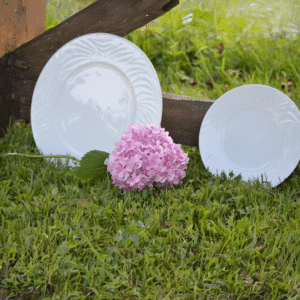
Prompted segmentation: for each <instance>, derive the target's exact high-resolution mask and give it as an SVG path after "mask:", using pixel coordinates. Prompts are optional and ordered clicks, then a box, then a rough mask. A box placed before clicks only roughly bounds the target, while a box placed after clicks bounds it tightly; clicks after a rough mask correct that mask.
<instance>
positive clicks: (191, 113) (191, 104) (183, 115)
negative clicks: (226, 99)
mask: <svg viewBox="0 0 300 300" xmlns="http://www.w3.org/2000/svg"><path fill="white" fill-rule="evenodd" d="M214 102H215V100H208V99H202V98H195V97H187V96H181V95H174V94H163V113H162V120H161V127H162V128H165V129H166V131H168V132H169V136H170V137H171V138H172V139H173V142H174V143H175V144H181V145H186V146H192V147H198V148H199V133H200V126H201V123H202V121H203V118H204V116H205V114H206V112H207V111H208V109H209V108H210V107H211V105H212V104H213V103H214Z"/></svg>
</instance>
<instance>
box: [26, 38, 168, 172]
mask: <svg viewBox="0 0 300 300" xmlns="http://www.w3.org/2000/svg"><path fill="white" fill-rule="evenodd" d="M161 118H162V94H161V87H160V83H159V79H158V77H157V74H156V71H155V69H154V67H153V65H152V64H151V62H150V60H149V59H148V57H147V56H146V55H145V54H144V52H143V51H142V50H141V49H140V48H138V47H137V46H136V45H134V44H133V43H131V42H130V41H129V40H127V39H125V38H122V37H119V36H116V35H112V34H108V33H92V34H86V35H83V36H80V37H78V38H75V39H73V40H72V41H70V42H69V43H67V44H65V45H64V46H63V47H61V48H60V49H59V50H58V51H57V52H56V53H55V54H54V55H53V56H52V57H51V58H50V59H49V61H48V62H47V64H46V65H45V67H44V68H43V70H42V72H41V74H40V76H39V78H38V80H37V83H36V86H35V89H34V92H33V97H32V104H31V126H32V132H33V136H34V140H35V143H36V145H37V147H38V149H39V151H40V152H41V153H42V154H44V155H50V154H54V155H58V154H62V155H65V154H69V155H71V156H74V157H76V158H77V159H81V158H82V156H83V155H84V154H85V153H87V152H89V151H91V150H99V151H105V152H107V153H110V152H112V151H113V150H114V149H115V142H117V141H120V140H121V137H122V135H123V133H125V132H127V131H128V129H129V125H131V124H146V123H154V124H155V125H159V126H160V123H161ZM47 160H50V161H51V162H54V159H53V158H51V159H49V158H47ZM61 160H62V162H63V164H66V159H65V158H63V159H61ZM69 165H70V166H71V167H74V166H76V165H75V164H74V162H73V161H72V160H71V161H70V162H69Z"/></svg>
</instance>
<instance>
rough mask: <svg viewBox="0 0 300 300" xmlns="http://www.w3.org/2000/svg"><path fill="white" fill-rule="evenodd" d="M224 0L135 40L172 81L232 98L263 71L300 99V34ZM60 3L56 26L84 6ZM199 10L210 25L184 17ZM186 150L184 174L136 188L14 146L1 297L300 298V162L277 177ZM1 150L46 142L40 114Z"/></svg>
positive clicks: (1, 171)
mask: <svg viewBox="0 0 300 300" xmlns="http://www.w3.org/2000/svg"><path fill="white" fill-rule="evenodd" d="M65 2H66V1H65ZM221 2H222V3H223V1H221V0H220V4H218V5H213V6H212V7H211V8H209V9H208V11H207V12H206V13H205V12H204V8H203V7H202V6H200V5H197V2H196V1H191V2H190V4H189V5H188V2H184V3H181V4H180V5H179V7H178V8H175V9H173V10H171V11H170V12H169V13H167V14H166V15H164V16H163V17H161V18H159V19H158V20H156V21H155V22H151V24H150V25H151V26H152V27H150V30H148V29H149V27H145V28H143V30H144V29H146V31H145V32H144V33H141V31H142V29H138V30H136V31H135V32H133V33H131V34H129V35H127V36H126V38H128V39H129V40H131V41H132V42H134V43H135V44H136V45H137V46H138V47H140V48H141V49H142V50H143V51H144V52H145V53H146V54H147V56H148V57H149V59H150V60H151V61H152V63H153V65H154V67H155V69H156V71H157V73H158V76H159V79H160V83H161V87H162V91H163V92H168V93H176V94H182V95H190V96H196V97H203V98H208V99H218V98H219V97H220V96H221V95H222V94H224V93H225V92H226V91H228V90H230V89H233V88H235V87H237V86H241V85H245V84H252V83H253V84H254V83H257V84H265V85H269V86H272V87H274V88H277V89H278V90H281V91H283V92H284V93H285V94H286V95H288V96H289V97H290V98H291V99H292V100H293V101H294V103H295V104H296V105H297V107H298V108H299V95H300V82H299V76H298V70H299V58H298V57H299V51H300V50H299V49H300V47H299V44H300V43H299V38H297V37H296V38H294V39H286V38H284V35H281V38H280V39H273V38H267V37H265V36H263V33H265V32H266V30H265V28H264V26H266V25H263V23H261V24H259V26H260V28H261V31H262V32H260V31H258V27H259V26H258V25H255V24H254V25H252V27H251V28H252V29H251V28H250V29H249V28H248V25H249V24H248V23H247V22H250V21H249V20H250V18H245V17H244V18H240V19H238V18H237V19H236V20H234V19H233V18H232V17H228V18H226V14H225V12H224V11H223V10H222V9H223V8H222V7H221V6H220V5H221ZM228 2H229V1H228ZM53 3H54V2H53ZM53 3H52V4H51V5H53V6H51V7H50V6H49V5H48V7H47V28H50V27H51V26H53V25H54V26H55V25H56V24H57V23H59V22H62V21H63V20H64V19H65V18H67V17H69V16H71V15H72V14H74V13H75V12H76V10H77V11H79V10H80V9H81V8H78V7H77V6H76V3H73V4H72V5H70V7H71V8H72V9H71V8H70V7H69V8H68V9H66V10H63V9H62V8H61V7H60V8H59V9H58V10H56V8H55V7H54V5H56V6H57V5H58V3H54V4H53ZM61 3H63V1H62V0H61ZM281 4H282V3H281ZM230 5H232V6H231V7H230V6H229V4H228V10H229V11H230V9H232V11H233V12H235V10H236V9H237V8H236V7H235V6H233V2H232V3H231V4H230ZM225 6H226V5H225ZM225 6H224V7H225ZM282 7H284V5H282ZM282 9H283V8H282ZM74 10H75V11H74ZM55 11H56V12H57V13H60V14H61V13H64V14H65V15H58V16H57V19H55V18H54V13H53V12H55ZM294 11H295V10H294ZM294 11H293V12H294ZM190 12H194V14H196V15H197V16H198V18H199V19H200V17H202V18H205V19H206V20H207V21H208V23H207V26H206V25H205V24H206V23H203V22H202V23H199V22H197V21H193V22H191V23H188V24H186V25H182V24H181V17H182V16H185V15H187V14H188V13H190ZM222 18H223V19H222ZM230 22H231V24H232V25H230V24H229V23H230ZM264 22H265V21H264ZM220 24H223V25H222V26H221V25H220ZM224 24H225V26H224ZM226 24H227V25H228V26H227V25H226ZM229 25H230V26H229ZM255 26H256V27H255ZM245 28H248V29H247V30H245ZM253 28H254V29H253ZM221 43H222V44H223V45H224V48H225V51H224V52H223V53H222V54H221V53H219V49H218V46H219V45H220V44H221ZM227 70H243V71H244V75H241V76H239V75H238V74H236V75H230V74H228V73H227V72H226V71H227ZM245 72H246V73H248V74H249V75H248V76H247V75H245V74H246V73H245ZM212 75H215V76H217V81H216V82H215V83H213V86H212V87H211V88H210V87H209V86H208V85H207V84H206V83H205V82H206V80H208V79H209V78H211V76H212ZM183 76H186V77H187V78H190V79H188V80H186V81H185V82H182V81H181V80H180V78H183ZM276 76H277V77H276ZM280 77H281V78H280ZM191 81H194V82H195V83H196V85H190V84H189V82H191ZM288 82H291V83H292V85H289V88H288ZM182 149H183V150H184V151H185V152H188V154H189V158H190V162H189V164H188V169H187V171H186V177H185V178H184V180H183V184H182V185H181V186H175V187H174V188H172V189H168V190H160V189H159V188H158V187H157V186H155V187H154V189H153V190H148V191H147V190H145V191H142V192H141V193H139V192H133V193H129V194H127V195H125V194H123V193H122V192H120V190H119V189H118V188H117V187H115V186H114V185H113V184H112V182H111V180H110V178H107V179H106V180H105V181H104V182H100V181H95V182H90V183H85V184H83V183H82V182H81V181H80V180H79V179H77V178H76V177H75V176H72V175H67V172H68V171H69V167H64V166H62V165H61V163H60V161H58V162H57V165H55V164H51V163H48V162H46V160H44V159H42V158H41V159H40V158H38V159H37V158H35V159H30V158H23V157H15V156H11V157H1V158H0V225H1V226H0V259H1V263H0V299H1V300H4V299H126V300H129V299H151V300H152V299H172V300H177V299H178V300H179V299H255V300H256V299H264V300H267V299H275V300H277V299H300V296H299V290H300V275H299V274H300V256H299V254H300V242H299V241H300V231H299V228H300V208H299V202H300V201H299V191H300V190H299V182H300V181H299V172H300V170H299V165H298V166H297V168H296V169H295V171H294V172H293V173H292V174H291V175H290V176H289V177H288V178H287V179H286V180H285V181H284V182H283V183H282V184H280V185H279V186H277V187H276V188H273V189H272V188H269V187H267V186H264V185H262V184H260V183H259V182H258V181H256V182H247V183H245V182H242V181H239V180H238V178H237V177H233V178H226V176H225V175H224V174H222V175H220V176H212V174H210V173H209V172H207V171H206V169H205V168H204V166H203V163H202V161H201V157H200V153H199V149H198V148H193V147H186V146H182ZM0 152H1V153H11V152H17V153H27V154H39V152H38V150H37V147H36V145H35V142H34V139H33V135H32V131H31V127H30V125H26V124H24V123H22V122H21V123H20V124H17V123H16V122H13V124H11V127H10V129H9V132H8V134H7V135H6V136H5V138H4V139H2V140H1V141H0ZM235 175H237V174H235Z"/></svg>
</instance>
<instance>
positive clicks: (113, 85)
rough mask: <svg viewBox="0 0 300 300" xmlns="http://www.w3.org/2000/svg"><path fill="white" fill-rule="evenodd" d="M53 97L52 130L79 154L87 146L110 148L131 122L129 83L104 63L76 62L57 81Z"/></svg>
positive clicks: (133, 103)
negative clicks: (56, 90)
mask: <svg viewBox="0 0 300 300" xmlns="http://www.w3.org/2000/svg"><path fill="white" fill-rule="evenodd" d="M58 95H59V99H57V101H56V122H55V124H56V130H57V134H58V136H59V137H60V140H61V142H62V143H63V144H64V145H65V146H66V147H67V148H68V149H69V150H71V151H72V152H73V153H76V154H77V155H83V154H85V153H87V152H88V151H90V149H91V148H93V149H99V148H100V147H101V148H102V149H103V150H102V151H105V152H110V151H112V149H114V147H115V145H114V142H115V141H116V140H120V139H121V136H122V133H123V132H125V131H127V130H128V128H129V125H130V124H131V123H133V122H134V119H135V115H134V114H135V112H136V107H135V106H136V101H135V94H134V91H133V87H132V86H131V83H130V82H129V80H128V78H127V77H126V76H125V75H124V74H123V72H122V71H121V70H120V69H118V68H116V67H115V66H113V65H110V64H108V63H92V64H86V65H83V66H80V67H79V68H76V70H74V72H72V73H71V74H70V75H69V76H68V78H67V79H66V80H65V82H64V84H62V85H61V88H60V92H59V93H58Z"/></svg>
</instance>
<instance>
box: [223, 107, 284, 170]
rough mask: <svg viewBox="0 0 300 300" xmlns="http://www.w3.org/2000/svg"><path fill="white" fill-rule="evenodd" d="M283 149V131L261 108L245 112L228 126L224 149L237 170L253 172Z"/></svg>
mask: <svg viewBox="0 0 300 300" xmlns="http://www.w3.org/2000/svg"><path fill="white" fill-rule="evenodd" d="M282 148H283V128H282V126H281V124H280V122H279V120H278V119H277V118H276V117H275V116H274V115H273V114H272V113H271V112H269V111H267V110H266V109H264V108H246V109H244V110H241V111H238V112H237V113H235V114H234V115H233V116H232V117H231V118H230V120H229V121H228V123H227V126H226V130H225V134H224V138H223V149H224V153H225V154H226V156H227V158H228V159H229V160H230V161H231V162H232V163H233V164H234V165H235V166H236V167H238V168H248V169H256V168H261V167H263V166H266V165H267V164H269V163H270V162H272V161H273V160H275V159H276V158H277V157H278V156H279V155H280V153H281V151H282Z"/></svg>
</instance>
